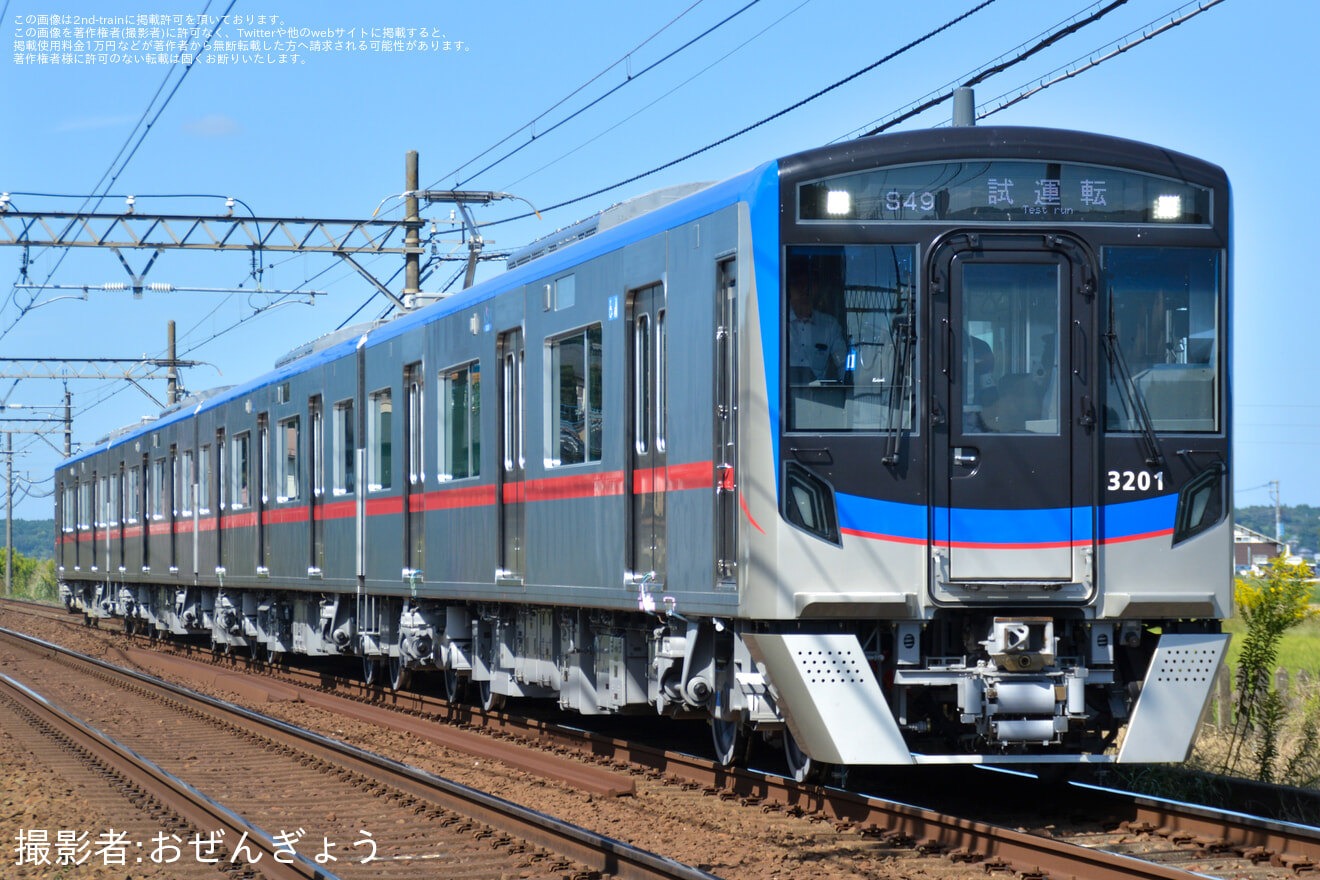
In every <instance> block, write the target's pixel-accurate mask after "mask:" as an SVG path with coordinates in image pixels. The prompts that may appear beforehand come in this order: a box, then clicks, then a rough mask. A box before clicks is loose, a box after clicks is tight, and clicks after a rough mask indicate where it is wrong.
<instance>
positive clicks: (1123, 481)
mask: <svg viewBox="0 0 1320 880" xmlns="http://www.w3.org/2000/svg"><path fill="white" fill-rule="evenodd" d="M1107 488H1108V489H1109V491H1110V492H1149V491H1150V490H1151V489H1155V490H1156V491H1160V492H1162V491H1164V471H1155V472H1154V473H1151V472H1150V471H1110V472H1109V486H1108V487H1107Z"/></svg>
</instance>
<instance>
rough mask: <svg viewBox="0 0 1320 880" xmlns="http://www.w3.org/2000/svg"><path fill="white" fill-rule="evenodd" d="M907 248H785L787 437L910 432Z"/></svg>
mask: <svg viewBox="0 0 1320 880" xmlns="http://www.w3.org/2000/svg"><path fill="white" fill-rule="evenodd" d="M914 259H915V248H912V247H903V246H889V245H852V246H843V245H840V246H833V247H822V246H812V247H790V248H789V249H788V275H787V278H786V283H785V289H786V290H787V291H788V297H787V302H786V314H785V315H784V324H783V326H784V328H785V331H784V332H785V343H786V346H787V360H786V366H787V370H786V374H787V379H788V429H789V430H790V431H812V432H817V431H853V432H875V431H885V430H889V429H890V428H901V429H904V430H908V429H911V427H912V424H913V405H912V399H913V398H912V395H911V394H909V393H908V391H909V390H910V387H911V383H912V370H911V365H910V363H909V362H908V361H909V358H910V349H908V347H907V346H905V345H903V344H902V343H903V341H904V335H905V334H907V333H908V332H909V329H908V328H909V327H910V324H911V320H912V314H913V300H912V293H913V291H912V284H913V261H914Z"/></svg>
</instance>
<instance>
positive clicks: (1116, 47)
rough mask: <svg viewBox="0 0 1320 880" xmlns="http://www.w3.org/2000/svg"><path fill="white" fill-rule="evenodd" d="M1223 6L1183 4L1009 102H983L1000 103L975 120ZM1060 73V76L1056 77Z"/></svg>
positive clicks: (1212, 0) (1003, 98) (1215, 1)
mask: <svg viewBox="0 0 1320 880" xmlns="http://www.w3.org/2000/svg"><path fill="white" fill-rule="evenodd" d="M1223 2H1224V0H1196V2H1193V3H1185V4H1183V5H1182V6H1179V7H1178V8H1177V9H1175V10H1174V11H1173V12H1171V13H1168V14H1167V15H1164V16H1161V17H1160V18H1157V19H1155V20H1154V21H1152V22H1150V23H1149V24H1147V25H1146V26H1145V27H1144V28H1138V29H1137V30H1134V31H1129V32H1128V33H1127V34H1126V35H1125V36H1123V37H1121V38H1120V39H1118V40H1114V41H1112V42H1110V43H1107V44H1105V46H1102V47H1101V48H1099V49H1096V50H1095V51H1094V52H1090V53H1087V54H1086V55H1082V56H1080V57H1078V58H1076V59H1074V60H1073V61H1072V62H1070V63H1069V64H1065V65H1063V66H1061V67H1056V68H1055V69H1054V70H1052V71H1050V73H1048V74H1046V75H1045V76H1044V77H1041V78H1040V79H1039V80H1038V81H1037V84H1036V85H1034V86H1028V85H1024V86H1020V87H1019V88H1018V89H1016V90H1015V91H1017V92H1018V94H1017V95H1016V96H1014V97H1013V98H1008V97H1007V96H1008V94H1009V92H1005V93H1004V94H1002V95H1000V96H999V97H997V98H994V99H992V100H991V101H989V102H987V105H988V104H992V103H994V102H995V101H999V102H1000V103H999V105H998V106H996V107H995V108H994V109H993V110H987V111H985V112H984V113H979V114H977V117H976V118H977V119H985V118H987V117H989V116H993V115H994V114H996V113H998V112H1000V111H1001V110H1007V109H1008V108H1009V107H1012V106H1013V105H1014V104H1018V103H1020V102H1022V101H1025V100H1026V99H1027V98H1030V97H1032V96H1033V95H1037V94H1039V93H1041V92H1043V91H1045V90H1046V89H1048V88H1049V87H1051V86H1055V85H1058V84H1059V83H1061V82H1065V81H1067V80H1069V79H1072V78H1073V77H1075V76H1079V75H1080V74H1083V73H1085V72H1086V71H1088V70H1093V69H1095V68H1096V67H1099V66H1100V65H1101V64H1104V63H1105V62H1106V61H1112V60H1113V59H1115V58H1117V57H1118V56H1119V55H1122V54H1123V53H1124V52H1126V51H1128V50H1129V49H1132V48H1135V47H1136V46H1139V45H1141V44H1142V43H1145V42H1148V41H1150V40H1153V39H1154V38H1155V37H1158V36H1159V35H1160V34H1163V33H1165V32H1167V31H1170V30H1172V29H1173V28H1176V27H1178V26H1179V25H1181V24H1184V23H1186V22H1187V21H1190V20H1191V19H1193V18H1195V17H1196V16H1198V15H1200V14H1201V13H1202V12H1205V11H1206V10H1208V9H1211V8H1213V7H1215V6H1218V5H1219V4H1220V3H1223ZM1191 6H1195V7H1196V9H1194V10H1193V11H1191V12H1184V10H1186V9H1187V8H1188V7H1191ZM1165 18H1169V19H1170V20H1169V21H1167V22H1165V21H1164V19H1165ZM1161 22H1162V23H1161ZM1157 25H1158V26H1157ZM1147 28H1153V30H1149V31H1147V30H1146V29H1147ZM1137 33H1141V34H1142V35H1141V36H1140V37H1137V38H1136V39H1130V38H1131V37H1132V36H1133V35H1134V34H1137ZM1122 40H1129V42H1127V43H1123V42H1122ZM1111 47H1112V48H1111ZM1101 52H1104V53H1105V54H1103V55H1100V57H1095V56H1097V55H1098V54H1099V53H1101ZM1083 59H1090V60H1088V61H1087V62H1086V63H1085V64H1082V63H1081V62H1082V61H1083ZM1076 64H1080V65H1081V66H1079V67H1073V65H1076ZM1060 71H1063V72H1062V73H1060Z"/></svg>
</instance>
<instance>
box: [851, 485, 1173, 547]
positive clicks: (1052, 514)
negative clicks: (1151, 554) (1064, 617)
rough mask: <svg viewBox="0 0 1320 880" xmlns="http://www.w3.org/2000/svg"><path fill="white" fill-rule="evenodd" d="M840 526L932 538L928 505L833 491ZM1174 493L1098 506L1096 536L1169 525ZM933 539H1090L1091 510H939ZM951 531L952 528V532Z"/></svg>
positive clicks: (1114, 537) (1130, 534)
mask: <svg viewBox="0 0 1320 880" xmlns="http://www.w3.org/2000/svg"><path fill="white" fill-rule="evenodd" d="M836 498H837V499H838V506H839V527H840V528H841V529H844V530H845V531H849V532H860V533H863V534H865V535H868V536H873V537H877V538H888V539H893V540H899V541H917V542H925V541H926V540H927V539H928V538H929V536H930V521H929V520H928V518H927V508H926V507H925V506H924V505H918V504H902V503H899V502H894V501H882V500H880V499H877V498H863V497H861V496H858V495H846V494H844V493H839V494H838V495H836ZM1177 506H1178V496H1177V495H1161V496H1159V497H1156V498H1146V499H1143V500H1140V501H1127V502H1123V503H1121V504H1107V505H1104V506H1102V507H1101V508H1100V511H1099V520H1100V540H1101V541H1102V542H1105V541H1120V540H1123V539H1125V538H1136V537H1139V536H1142V535H1149V534H1154V533H1159V532H1167V531H1169V530H1170V529H1172V528H1173V518H1174V512H1175V510H1176V509H1177ZM934 520H935V534H934V538H935V540H936V541H937V542H939V543H945V542H947V541H948V540H949V539H950V536H951V535H952V536H953V537H954V538H955V539H956V541H957V542H958V543H971V544H1013V545H1031V544H1038V545H1045V544H1059V543H1068V542H1073V541H1090V540H1091V539H1092V537H1093V533H1092V527H1091V508H1089V507H1074V508H1071V509H1069V508H1054V509H1046V510H973V509H968V508H954V509H952V510H950V509H949V508H937V509H936V511H935V517H934ZM951 529H952V531H951Z"/></svg>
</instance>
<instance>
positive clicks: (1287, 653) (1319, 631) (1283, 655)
mask: <svg viewBox="0 0 1320 880" xmlns="http://www.w3.org/2000/svg"><path fill="white" fill-rule="evenodd" d="M1224 631H1225V632H1231V633H1233V641H1232V642H1230V643H1229V646H1228V665H1229V666H1231V667H1233V668H1234V669H1236V668H1237V665H1238V652H1239V650H1240V649H1241V643H1242V636H1243V634H1245V633H1246V631H1247V626H1246V624H1245V623H1243V622H1242V619H1241V618H1239V617H1234V618H1233V619H1232V620H1226V621H1224ZM1275 665H1276V666H1282V667H1283V668H1284V669H1287V670H1288V672H1289V674H1291V675H1296V674H1297V670H1299V669H1305V670H1306V672H1307V674H1308V675H1310V676H1311V677H1312V678H1316V677H1320V619H1316V618H1313V619H1311V620H1308V621H1306V622H1305V623H1301V624H1298V625H1297V626H1295V627H1293V628H1292V629H1290V630H1288V631H1287V632H1286V633H1284V634H1283V637H1282V638H1281V639H1280V640H1279V658H1278V662H1277V663H1276V664H1275Z"/></svg>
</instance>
